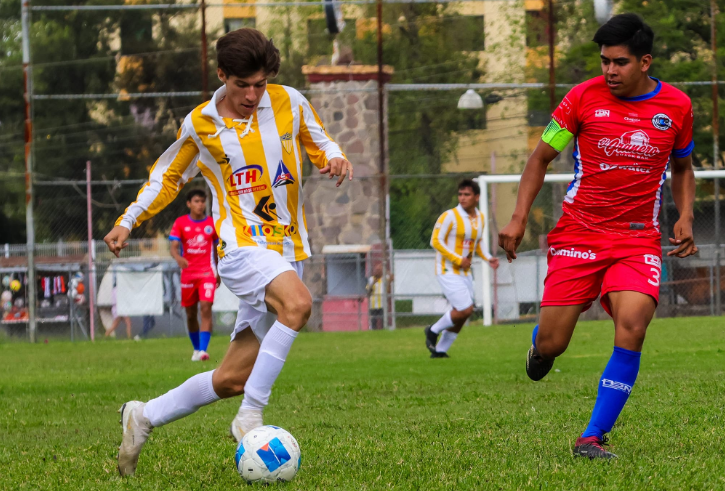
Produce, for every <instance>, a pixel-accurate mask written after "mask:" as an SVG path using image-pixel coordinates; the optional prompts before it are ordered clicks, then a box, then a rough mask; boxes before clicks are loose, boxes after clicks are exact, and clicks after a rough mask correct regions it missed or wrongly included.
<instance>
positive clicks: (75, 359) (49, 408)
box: [0, 318, 725, 490]
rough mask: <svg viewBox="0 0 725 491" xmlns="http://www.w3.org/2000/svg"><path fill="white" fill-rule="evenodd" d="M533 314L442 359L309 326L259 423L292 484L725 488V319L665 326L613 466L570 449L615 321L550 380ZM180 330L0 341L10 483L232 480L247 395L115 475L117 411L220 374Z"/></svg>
mask: <svg viewBox="0 0 725 491" xmlns="http://www.w3.org/2000/svg"><path fill="white" fill-rule="evenodd" d="M531 328H532V326H530V325H517V326H497V327H493V328H483V327H478V326H472V327H468V328H466V329H464V331H463V333H462V334H461V336H459V338H458V340H457V341H456V344H455V345H454V346H453V348H452V349H451V352H450V354H451V358H450V359H447V360H431V359H429V358H428V355H427V352H426V350H425V348H424V343H423V334H422V331H421V329H404V330H398V331H395V332H365V333H321V334H317V333H304V334H302V335H300V336H299V337H298V339H297V341H296V342H295V346H294V347H293V349H292V353H291V355H290V357H289V358H288V362H287V365H286V367H285V369H284V371H283V372H282V375H281V377H280V378H279V380H278V382H277V384H276V386H275V390H274V392H273V395H272V400H271V403H270V406H269V408H268V409H267V411H266V413H265V414H266V417H265V421H266V422H267V423H270V424H276V425H279V426H282V427H284V428H286V429H287V430H289V431H290V432H291V433H292V434H293V435H295V437H296V438H297V440H298V441H299V443H300V445H301V448H302V468H301V470H300V473H299V474H298V476H297V478H296V479H295V481H294V482H292V483H290V484H287V485H284V486H283V487H284V488H285V489H288V490H292V489H305V490H309V489H355V490H360V489H389V488H394V489H426V490H427V489H551V490H559V489H605V488H606V489H622V490H625V489H626V490H633V489H650V490H651V489H657V490H660V489H673V490H675V489H676V490H683V489H696V490H700V489H725V458H723V449H724V448H725V437H724V436H723V435H724V433H723V430H724V429H725V416H724V414H723V412H724V410H725V369H724V368H723V366H724V365H725V322H724V321H723V320H722V319H717V318H687V319H665V320H655V321H654V322H653V323H652V326H651V327H650V332H649V337H648V339H647V342H646V343H645V350H644V355H643V357H642V368H641V371H640V375H639V379H638V380H637V385H636V387H635V390H634V391H633V393H632V396H631V397H630V400H629V404H628V405H627V407H626V408H625V410H624V413H623V414H622V417H621V418H620V420H619V421H618V423H617V425H616V426H615V428H614V430H613V432H612V434H611V438H612V444H613V445H612V449H613V451H614V452H616V453H617V454H619V456H620V458H619V460H618V461H616V462H612V463H609V462H589V461H583V460H581V459H574V458H573V457H572V455H571V447H572V444H573V443H574V440H575V439H576V437H577V435H578V434H579V433H580V432H581V431H582V430H583V429H584V427H585V426H586V424H587V421H588V418H589V414H590V411H591V409H592V406H593V404H594V399H595V397H596V388H597V383H598V380H599V377H600V374H601V371H602V370H603V368H604V366H605V364H606V362H607V360H608V358H609V355H610V354H611V347H612V339H613V329H612V325H611V323H610V322H589V323H582V324H581V325H580V326H579V327H578V328H577V331H576V333H575V335H574V339H573V341H572V344H571V346H570V348H569V351H567V353H565V354H564V355H563V356H562V357H561V358H560V359H559V360H558V361H557V362H556V365H555V369H556V372H554V371H552V372H551V373H550V374H549V376H547V378H546V379H544V380H543V381H542V382H538V383H534V382H531V381H530V380H528V378H527V377H526V375H525V373H524V355H525V352H526V350H527V349H528V347H529V340H530V333H531ZM226 345H227V338H226V337H222V336H216V337H214V338H213V340H212V344H211V348H210V352H211V355H212V360H215V361H213V362H212V363H206V364H203V365H202V364H199V363H192V362H191V361H189V360H188V358H189V355H190V345H189V343H188V341H187V340H185V339H165V340H164V339H159V340H151V341H144V342H141V343H134V342H124V341H116V342H113V341H108V342H98V343H96V344H91V343H76V344H71V343H66V342H53V341H51V342H50V343H49V344H38V345H29V344H24V343H15V342H13V343H2V344H0V374H1V375H0V432H1V433H0V442H1V444H0V489H3V490H5V489H7V490H15V489H72V490H79V489H89V490H91V489H92V490H106V489H107V490H117V489H134V490H136V489H138V490H151V489H153V490H166V489H169V490H212V489H218V490H230V489H244V488H246V487H247V485H246V484H244V483H243V482H242V480H241V479H240V478H239V476H238V475H237V473H236V470H235V469H234V461H233V456H234V450H235V444H234V442H233V440H231V439H230V438H229V437H228V436H227V434H228V427H229V422H230V419H231V418H232V417H233V415H234V414H235V412H236V410H237V407H238V405H239V403H240V399H239V398H236V399H233V400H227V401H221V402H218V403H216V404H214V405H212V406H208V407H206V408H203V409H202V410H200V411H199V412H197V413H196V414H194V415H192V416H190V417H188V418H186V419H184V420H181V421H178V422H176V423H173V424H171V425H169V426H166V427H163V428H158V429H157V430H155V432H154V434H153V435H152V437H151V439H150V441H149V443H147V445H146V447H145V449H144V453H143V454H142V455H141V459H140V462H139V467H138V471H137V474H136V477H134V478H130V479H121V478H120V477H119V476H118V475H117V472H116V461H115V455H116V448H117V446H118V444H119V442H120V436H121V428H120V425H119V424H118V419H119V418H118V414H117V413H116V410H117V409H118V408H119V407H120V406H121V404H122V403H123V402H125V401H126V400H129V399H141V400H148V399H149V398H152V397H154V396H156V395H158V394H160V393H162V392H164V391H166V390H168V389H171V388H172V387H174V386H176V385H178V384H180V383H181V382H183V381H184V380H185V379H186V378H187V377H189V376H190V375H193V374H195V373H197V372H200V371H205V370H208V369H211V368H212V367H213V366H215V364H216V363H217V361H218V360H219V359H220V358H221V356H222V355H223V353H224V351H225V349H226Z"/></svg>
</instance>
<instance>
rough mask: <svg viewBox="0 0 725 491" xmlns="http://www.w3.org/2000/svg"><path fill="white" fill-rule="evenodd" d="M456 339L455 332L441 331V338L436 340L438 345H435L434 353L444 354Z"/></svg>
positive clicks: (456, 334)
mask: <svg viewBox="0 0 725 491" xmlns="http://www.w3.org/2000/svg"><path fill="white" fill-rule="evenodd" d="M457 337H458V333H457V332H451V331H443V334H441V338H440V339H439V340H438V344H436V351H437V352H438V353H446V352H447V351H448V349H449V348H450V347H451V345H452V344H453V341H455V340H456V338H457Z"/></svg>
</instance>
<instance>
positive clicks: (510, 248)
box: [498, 220, 526, 262]
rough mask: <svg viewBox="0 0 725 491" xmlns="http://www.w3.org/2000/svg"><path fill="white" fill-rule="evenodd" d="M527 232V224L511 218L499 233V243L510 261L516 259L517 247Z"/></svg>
mask: <svg viewBox="0 0 725 491" xmlns="http://www.w3.org/2000/svg"><path fill="white" fill-rule="evenodd" d="M525 232H526V224H525V223H523V222H519V221H517V220H511V221H510V222H509V223H508V225H506V226H505V227H504V228H503V229H501V232H499V234H498V245H499V247H501V249H503V250H504V251H506V259H507V260H508V262H511V261H513V260H514V259H516V249H517V248H518V247H519V244H521V239H523V238H524V233H525Z"/></svg>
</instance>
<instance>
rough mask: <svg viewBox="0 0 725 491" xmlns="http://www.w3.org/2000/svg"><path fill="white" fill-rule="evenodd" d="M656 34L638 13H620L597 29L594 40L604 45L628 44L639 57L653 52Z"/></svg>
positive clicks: (600, 45) (631, 50) (631, 51)
mask: <svg viewBox="0 0 725 491" xmlns="http://www.w3.org/2000/svg"><path fill="white" fill-rule="evenodd" d="M654 38H655V34H654V32H652V28H651V27H650V26H648V25H647V24H645V23H644V20H642V17H640V16H639V15H637V14H619V15H615V16H614V17H612V18H611V19H609V20H608V21H607V23H606V24H604V25H603V26H602V27H600V28H599V29H597V33H596V34H595V35H594V39H593V41H594V42H595V43H597V44H598V45H599V47H600V48H601V47H602V46H626V47H627V48H628V49H629V52H630V53H632V54H633V55H634V56H636V57H637V59H640V58H642V57H643V56H644V55H649V54H652V44H653V43H654Z"/></svg>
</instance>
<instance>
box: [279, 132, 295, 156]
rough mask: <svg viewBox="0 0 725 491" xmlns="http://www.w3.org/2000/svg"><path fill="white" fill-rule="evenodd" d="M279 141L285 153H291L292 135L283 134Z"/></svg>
mask: <svg viewBox="0 0 725 491" xmlns="http://www.w3.org/2000/svg"><path fill="white" fill-rule="evenodd" d="M279 141H281V142H282V148H284V149H285V151H286V152H287V153H292V133H285V134H284V135H282V136H280V137H279Z"/></svg>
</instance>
